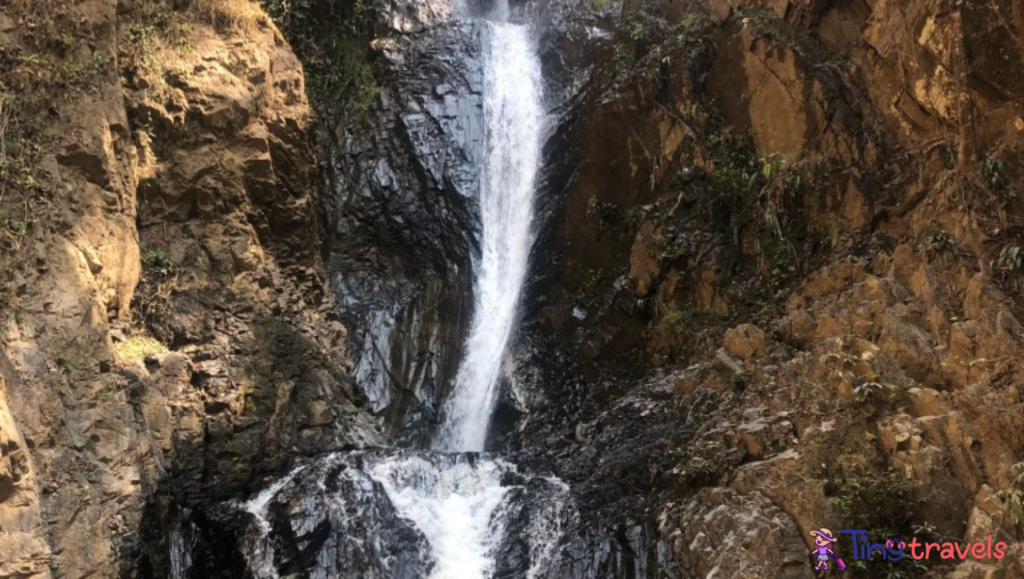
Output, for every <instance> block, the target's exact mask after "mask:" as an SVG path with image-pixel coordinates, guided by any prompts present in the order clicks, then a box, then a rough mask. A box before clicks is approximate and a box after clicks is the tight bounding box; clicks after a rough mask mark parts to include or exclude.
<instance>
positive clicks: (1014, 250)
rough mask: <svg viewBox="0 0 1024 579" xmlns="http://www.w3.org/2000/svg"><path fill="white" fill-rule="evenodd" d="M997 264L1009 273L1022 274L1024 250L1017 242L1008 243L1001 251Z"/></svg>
mask: <svg viewBox="0 0 1024 579" xmlns="http://www.w3.org/2000/svg"><path fill="white" fill-rule="evenodd" d="M996 265H997V266H998V267H999V269H1000V270H1002V271H1003V272H1005V273H1006V274H1008V275H1014V276H1016V275H1020V273H1021V272H1024V250H1022V249H1021V246H1020V245H1017V244H1016V243H1008V244H1006V245H1005V246H1003V249H1002V250H1001V251H1000V252H999V258H998V259H997V260H996Z"/></svg>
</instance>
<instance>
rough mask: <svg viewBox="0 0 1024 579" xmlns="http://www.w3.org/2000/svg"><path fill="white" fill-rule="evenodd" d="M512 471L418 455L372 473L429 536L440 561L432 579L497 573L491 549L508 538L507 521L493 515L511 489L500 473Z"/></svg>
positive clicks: (468, 578) (483, 463)
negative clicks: (443, 462)
mask: <svg viewBox="0 0 1024 579" xmlns="http://www.w3.org/2000/svg"><path fill="white" fill-rule="evenodd" d="M511 469H512V467H511V465H509V464H507V463H504V462H502V461H491V460H481V461H479V462H478V463H477V465H476V466H473V465H470V464H469V463H467V462H457V463H455V464H453V465H451V466H447V467H446V468H439V467H438V466H437V465H436V464H432V463H430V462H428V461H426V460H424V459H422V458H420V457H415V456H413V457H408V458H406V459H404V460H401V461H395V460H391V461H386V462H382V463H380V464H378V465H376V466H375V467H373V468H372V469H371V470H370V472H369V474H370V476H372V477H373V478H374V480H376V481H378V482H380V483H381V484H382V485H383V486H384V490H385V492H387V494H388V498H389V499H390V500H391V504H393V505H394V506H395V509H396V510H397V511H398V513H399V514H400V515H401V516H402V517H403V518H405V519H408V520H410V521H412V522H413V524H415V525H416V527H417V528H419V530H420V531H422V532H423V534H424V535H425V536H426V538H427V542H429V543H430V548H431V550H432V551H433V555H434V562H435V565H434V568H433V570H432V571H431V573H430V579H478V578H483V577H490V576H491V575H492V574H493V568H494V557H493V556H492V553H491V551H492V550H493V548H494V546H495V544H496V543H497V541H498V540H499V539H500V538H501V537H503V536H504V519H503V518H502V517H493V516H492V515H493V514H494V512H495V509H497V508H498V506H499V505H500V504H501V502H502V500H503V499H504V498H505V493H506V491H507V490H508V489H507V488H505V487H502V486H501V474H502V473H503V472H505V471H508V470H511Z"/></svg>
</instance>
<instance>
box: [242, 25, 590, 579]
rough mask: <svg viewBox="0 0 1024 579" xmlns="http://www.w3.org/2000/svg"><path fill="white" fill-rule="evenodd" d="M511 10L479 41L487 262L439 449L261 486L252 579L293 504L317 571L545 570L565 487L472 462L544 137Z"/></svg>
mask: <svg viewBox="0 0 1024 579" xmlns="http://www.w3.org/2000/svg"><path fill="white" fill-rule="evenodd" d="M507 12H508V9H507V6H504V7H501V8H499V9H498V10H496V11H495V12H494V13H492V15H491V17H490V18H489V21H488V22H486V24H485V26H486V30H485V34H483V35H482V37H483V38H484V42H485V46H484V51H483V54H484V56H483V59H484V60H483V71H484V89H483V90H484V94H483V103H484V106H483V115H484V127H485V130H486V133H485V151H484V154H483V155H482V156H481V158H482V159H483V160H484V166H483V167H481V174H482V179H481V186H480V191H479V206H480V216H481V223H482V234H481V239H480V246H481V254H480V256H479V257H478V259H477V261H476V263H475V264H474V267H475V274H476V275H475V281H474V288H473V289H474V297H475V305H474V312H473V321H472V324H471V326H470V329H469V334H468V338H467V341H466V344H465V348H464V358H463V360H462V363H461V366H460V368H459V371H458V374H457V376H456V379H455V384H454V386H453V389H452V393H451V394H450V395H449V398H448V400H447V402H446V403H445V406H444V422H443V424H442V425H441V428H440V429H439V431H438V432H437V434H436V436H435V438H434V441H433V445H434V450H430V451H409V450H405V451H377V452H365V453H339V454H335V455H331V456H329V457H324V458H322V459H320V460H318V461H317V462H316V463H315V464H313V465H310V466H309V467H308V470H307V472H302V473H300V472H298V471H293V472H292V473H291V474H289V475H288V476H287V477H285V478H283V479H281V480H280V481H279V482H278V483H276V484H275V485H273V486H271V487H270V488H268V489H266V490H265V491H263V492H262V493H261V494H260V495H259V496H257V497H256V498H254V499H252V500H251V501H249V502H248V503H247V504H246V509H247V510H248V511H249V512H250V513H251V514H252V515H253V517H252V522H251V524H250V528H249V530H248V532H247V534H246V536H245V537H244V538H243V551H244V552H245V556H246V559H247V565H248V571H249V573H250V574H251V575H252V576H254V577H257V578H260V579H276V578H277V577H280V576H282V575H284V574H285V573H286V571H287V569H286V570H282V565H284V566H285V567H287V565H288V564H291V563H281V561H283V560H285V559H287V556H286V554H284V553H282V552H280V551H278V550H276V549H278V547H277V546H276V545H277V542H276V541H275V536H276V535H275V534H276V533H279V532H281V529H280V528H279V527H275V526H274V525H272V524H271V523H270V522H268V521H269V520H270V519H271V518H272V517H273V516H274V512H273V509H279V510H280V509H285V510H287V512H286V513H285V520H287V521H289V526H290V529H287V530H286V531H287V533H290V534H291V535H294V536H295V537H297V538H298V539H297V543H298V544H299V545H300V546H302V545H305V547H303V548H305V549H308V550H313V551H315V554H308V553H306V554H301V557H299V556H294V557H293V560H294V559H295V558H296V557H298V558H304V559H306V560H311V559H315V564H313V565H312V568H311V570H309V571H308V573H309V575H310V576H312V577H325V578H327V577H361V578H368V579H371V578H374V577H381V578H384V577H388V578H399V579H401V578H408V579H415V578H423V579H426V578H430V579H485V578H492V577H509V578H512V577H516V578H520V577H522V578H541V577H546V576H547V575H546V574H545V569H546V566H547V565H548V564H549V563H550V561H551V559H552V557H553V555H554V552H555V548H556V545H557V544H558V542H559V539H560V537H561V534H562V528H563V526H564V523H565V521H566V520H567V517H569V516H570V515H571V509H570V508H569V506H568V503H569V500H568V488H567V487H566V485H564V484H563V483H561V481H558V480H557V479H554V478H550V477H529V476H524V475H523V474H520V473H519V472H518V471H517V468H516V467H515V466H514V465H513V464H511V463H509V462H507V461H505V460H502V459H500V458H497V457H491V456H487V455H478V454H476V453H478V452H480V451H483V450H484V445H485V441H486V438H487V433H488V428H489V425H490V421H491V416H492V414H493V413H494V408H495V404H496V401H497V399H498V393H499V390H500V379H501V370H502V363H503V360H504V359H505V354H506V349H507V346H508V342H509V339H510V337H511V335H512V333H513V330H514V327H515V325H516V322H517V310H518V303H519V300H520V294H521V291H522V287H523V283H524V280H525V278H526V272H527V266H528V257H529V254H530V250H531V245H532V243H533V206H534V203H533V197H534V190H535V181H536V175H537V172H538V169H539V166H540V157H541V138H542V133H543V130H544V109H543V107H542V104H541V100H542V79H541V69H540V63H539V59H538V57H537V54H536V50H535V48H534V46H533V40H532V38H531V33H530V29H529V26H528V25H525V24H514V23H510V22H508V21H507ZM466 453H469V454H466ZM282 505H285V506H282ZM277 515H280V512H278V513H277ZM304 537H315V541H314V539H304ZM310 545H315V549H314V547H312V546H310Z"/></svg>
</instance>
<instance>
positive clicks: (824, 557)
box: [811, 528, 846, 571]
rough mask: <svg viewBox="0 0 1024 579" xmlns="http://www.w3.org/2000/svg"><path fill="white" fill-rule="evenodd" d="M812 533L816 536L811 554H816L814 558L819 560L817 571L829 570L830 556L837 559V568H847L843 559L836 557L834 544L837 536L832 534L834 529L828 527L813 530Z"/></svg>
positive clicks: (841, 569)
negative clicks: (833, 548)
mask: <svg viewBox="0 0 1024 579" xmlns="http://www.w3.org/2000/svg"><path fill="white" fill-rule="evenodd" d="M811 535H813V536H814V550H813V551H811V554H813V555H814V560H815V561H817V562H818V565H817V567H815V568H814V569H815V570H816V571H828V560H829V557H831V558H832V559H834V560H835V562H836V568H837V569H839V570H840V571H843V570H845V569H846V565H845V564H844V563H843V560H842V559H840V558H839V557H836V553H835V551H833V550H832V545H834V544H835V542H836V538H835V536H833V535H832V531H830V530H828V529H824V528H822V529H818V530H817V531H811Z"/></svg>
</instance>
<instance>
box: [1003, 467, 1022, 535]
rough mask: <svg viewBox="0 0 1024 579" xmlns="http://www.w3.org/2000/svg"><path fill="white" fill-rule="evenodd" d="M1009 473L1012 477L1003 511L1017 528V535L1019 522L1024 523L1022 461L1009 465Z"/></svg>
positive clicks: (1019, 529) (1019, 527)
mask: <svg viewBox="0 0 1024 579" xmlns="http://www.w3.org/2000/svg"><path fill="white" fill-rule="evenodd" d="M1010 474H1011V475H1012V476H1013V477H1014V478H1013V484H1012V485H1011V487H1010V490H1009V492H1007V493H1006V497H1005V500H1006V506H1005V507H1004V513H1005V515H1006V517H1007V519H1008V520H1009V521H1010V522H1011V523H1013V524H1014V525H1015V526H1016V527H1017V528H1018V537H1019V536H1020V535H1021V532H1020V531H1021V524H1022V523H1024V461H1021V462H1018V463H1016V464H1014V465H1013V466H1012V467H1010Z"/></svg>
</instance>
